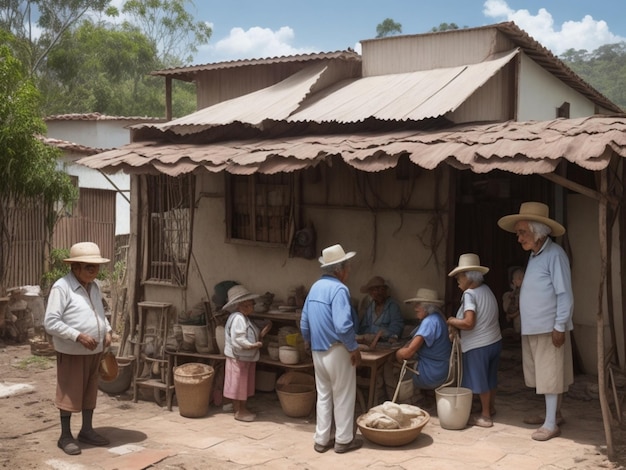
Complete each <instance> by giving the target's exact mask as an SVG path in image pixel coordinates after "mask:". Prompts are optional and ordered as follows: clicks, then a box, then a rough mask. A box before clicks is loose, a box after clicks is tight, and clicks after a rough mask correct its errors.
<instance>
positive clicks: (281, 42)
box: [198, 26, 317, 61]
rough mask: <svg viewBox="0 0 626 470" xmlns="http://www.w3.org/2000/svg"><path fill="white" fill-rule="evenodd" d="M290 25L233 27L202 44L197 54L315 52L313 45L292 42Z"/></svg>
mask: <svg viewBox="0 0 626 470" xmlns="http://www.w3.org/2000/svg"><path fill="white" fill-rule="evenodd" d="M294 38H295V33H294V31H293V29H291V28H290V27H288V26H283V27H281V28H280V29H278V30H277V31H272V30H271V29H269V28H261V27H258V26H254V27H252V28H250V29H248V30H244V29H243V28H233V29H231V30H230V33H229V34H228V36H227V37H225V38H223V39H220V40H219V41H217V42H216V43H215V44H213V45H206V46H202V47H201V48H200V51H199V54H198V55H199V56H203V57H206V56H210V61H220V60H237V59H251V58H267V57H277V56H283V55H292V54H308V53H310V52H317V51H316V50H314V49H313V48H298V47H294V46H292V43H293V41H294Z"/></svg>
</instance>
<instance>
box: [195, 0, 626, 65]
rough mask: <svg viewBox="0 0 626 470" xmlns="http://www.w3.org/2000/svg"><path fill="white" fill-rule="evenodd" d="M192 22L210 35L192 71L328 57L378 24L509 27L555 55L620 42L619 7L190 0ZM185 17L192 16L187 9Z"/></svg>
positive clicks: (600, 0)
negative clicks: (202, 66)
mask: <svg viewBox="0 0 626 470" xmlns="http://www.w3.org/2000/svg"><path fill="white" fill-rule="evenodd" d="M195 9H196V12H195V13H196V19H197V20H198V21H205V22H207V23H209V24H210V25H211V27H212V28H213V36H212V37H211V40H210V42H209V44H208V45H206V46H203V47H202V48H201V49H200V51H199V53H198V54H197V55H196V57H195V60H194V63H195V64H204V63H210V62H220V61H225V60H236V59H251V58H260V57H274V56H280V55H289V54H299V53H310V52H331V51H337V50H343V49H346V48H348V47H351V48H353V49H356V50H357V51H360V46H359V41H360V40H362V39H370V38H373V37H375V36H376V26H377V25H378V24H379V23H381V22H382V21H383V20H384V19H385V18H391V19H392V20H394V21H396V22H397V23H400V24H401V25H402V33H403V34H419V33H424V32H427V31H429V30H430V29H431V28H432V27H434V26H438V25H439V24H441V23H444V22H446V23H456V24H457V25H459V26H460V27H464V26H468V27H475V26H483V25H487V24H493V23H500V22H502V21H515V23H516V24H517V25H518V26H520V27H521V28H522V29H524V30H525V31H526V32H527V33H529V34H530V35H531V36H532V37H533V38H535V39H536V40H537V41H539V42H540V43H541V44H543V45H544V46H546V47H547V48H549V49H550V50H552V52H553V53H555V54H557V55H558V54H560V53H562V52H563V51H565V50H567V49H569V48H574V49H587V50H594V49H596V48H597V47H599V46H601V45H603V44H610V43H615V42H620V41H626V2H624V0H595V1H582V0H543V1H536V0H435V1H424V0H359V1H356V0H333V1H330V0H317V1H305V0H264V1H261V0H226V1H225V0H219V1H215V0H195ZM192 10H193V8H192Z"/></svg>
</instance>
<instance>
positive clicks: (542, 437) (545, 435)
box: [530, 426, 561, 441]
mask: <svg viewBox="0 0 626 470" xmlns="http://www.w3.org/2000/svg"><path fill="white" fill-rule="evenodd" d="M560 435H561V429H560V428H559V427H558V426H557V427H556V428H554V430H552V431H551V430H549V429H546V428H539V429H537V430H536V431H535V432H534V433H532V435H531V436H530V437H532V438H533V439H534V440H535V441H549V440H550V439H552V438H553V437H559V436H560Z"/></svg>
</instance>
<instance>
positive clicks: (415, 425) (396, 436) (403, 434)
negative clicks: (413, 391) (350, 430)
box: [356, 413, 430, 447]
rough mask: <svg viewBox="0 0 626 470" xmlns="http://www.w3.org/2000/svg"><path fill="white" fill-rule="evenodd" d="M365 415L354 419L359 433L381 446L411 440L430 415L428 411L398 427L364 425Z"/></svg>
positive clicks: (394, 445)
mask: <svg viewBox="0 0 626 470" xmlns="http://www.w3.org/2000/svg"><path fill="white" fill-rule="evenodd" d="M365 418H366V415H365V414H363V415H361V416H359V417H358V418H357V420H356V424H357V426H358V427H359V430H360V431H361V434H363V436H364V437H365V438H366V439H367V440H368V441H371V442H374V443H375V444H379V445H381V446H388V447H398V446H403V445H405V444H408V443H410V442H413V441H414V440H415V439H417V436H419V435H420V433H421V432H422V429H424V426H426V425H427V424H428V422H429V421H430V415H429V414H428V413H426V414H425V416H421V417H419V418H413V419H412V420H411V425H410V426H409V427H406V428H400V429H376V428H370V427H368V426H366V425H365Z"/></svg>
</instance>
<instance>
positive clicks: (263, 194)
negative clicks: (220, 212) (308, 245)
mask: <svg viewBox="0 0 626 470" xmlns="http://www.w3.org/2000/svg"><path fill="white" fill-rule="evenodd" d="M225 179H226V180H225V188H226V191H225V198H224V200H225V204H226V242H227V243H235V244H246V245H259V246H273V247H286V246H289V243H290V242H291V238H292V236H293V232H294V227H295V221H296V220H297V211H298V201H299V191H298V187H299V180H298V178H297V176H296V175H295V174H294V173H277V174H274V175H265V174H260V173H255V174H252V175H232V174H230V173H226V175H225ZM246 221H247V222H246Z"/></svg>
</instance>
